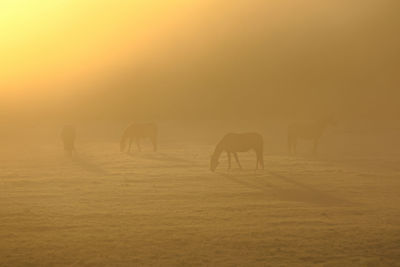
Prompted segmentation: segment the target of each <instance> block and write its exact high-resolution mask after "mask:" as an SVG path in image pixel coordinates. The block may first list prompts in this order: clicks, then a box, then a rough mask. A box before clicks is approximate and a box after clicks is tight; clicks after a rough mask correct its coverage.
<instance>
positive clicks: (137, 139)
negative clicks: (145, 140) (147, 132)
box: [136, 138, 142, 151]
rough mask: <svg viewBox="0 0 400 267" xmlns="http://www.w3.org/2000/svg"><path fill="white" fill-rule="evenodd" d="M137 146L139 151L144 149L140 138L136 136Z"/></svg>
mask: <svg viewBox="0 0 400 267" xmlns="http://www.w3.org/2000/svg"><path fill="white" fill-rule="evenodd" d="M136 146H137V149H138V150H139V151H142V149H141V148H140V140H139V138H136Z"/></svg>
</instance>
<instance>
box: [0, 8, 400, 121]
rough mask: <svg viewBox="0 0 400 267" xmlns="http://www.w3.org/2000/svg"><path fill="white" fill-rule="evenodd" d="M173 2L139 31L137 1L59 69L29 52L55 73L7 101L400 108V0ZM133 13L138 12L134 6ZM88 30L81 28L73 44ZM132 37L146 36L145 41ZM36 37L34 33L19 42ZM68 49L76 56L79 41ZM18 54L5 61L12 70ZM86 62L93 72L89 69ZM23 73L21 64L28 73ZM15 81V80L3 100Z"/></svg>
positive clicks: (109, 106) (171, 113) (141, 109)
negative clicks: (113, 30)
mask: <svg viewBox="0 0 400 267" xmlns="http://www.w3.org/2000/svg"><path fill="white" fill-rule="evenodd" d="M171 4H172V3H171ZM118 5H119V4H115V5H114V9H112V11H113V12H114V13H111V14H113V15H114V16H116V15H117V14H118V13H117V11H121V9H122V8H123V7H124V6H123V5H122V8H120V9H118V8H117V7H118ZM155 6H157V5H156V4H155ZM171 6H172V7H173V8H171V9H172V10H173V12H172V11H168V12H167V11H166V10H163V9H161V10H162V11H163V12H164V15H162V14H163V13H161V11H160V12H159V13H157V12H152V13H151V12H149V11H148V15H149V16H150V15H152V16H154V18H153V20H155V18H158V19H157V20H155V21H157V23H153V24H151V23H150V22H149V21H150V20H151V17H149V18H147V20H143V21H144V22H143V21H142V23H141V24H140V25H142V24H143V25H144V26H142V27H141V29H142V30H141V31H138V30H135V29H136V28H138V26H137V25H136V26H135V28H134V29H133V30H132V31H131V32H130V31H129V27H133V25H134V24H132V23H131V22H129V20H127V18H126V16H127V13H129V12H127V11H125V12H124V13H123V15H124V20H122V19H121V20H120V21H117V22H114V21H110V23H113V24H116V23H118V24H116V25H118V27H116V26H115V27H116V29H117V31H116V33H114V35H113V36H111V35H110V34H109V33H107V34H108V35H107V34H104V36H102V35H99V36H101V37H98V36H97V35H94V36H92V38H93V40H92V41H91V44H92V45H93V48H92V49H93V50H94V51H95V52H93V53H92V54H90V53H89V52H88V55H87V56H86V57H83V58H82V55H81V54H73V52H72V51H71V55H70V56H71V57H73V58H74V61H73V62H69V63H68V64H69V65H68V66H69V67H68V69H65V68H64V69H61V68H60V67H59V65H58V64H57V63H56V62H55V64H54V68H52V67H51V65H48V64H42V65H41V63H40V62H41V59H40V54H39V55H36V56H35V57H33V56H32V57H28V60H36V61H38V62H37V63H36V66H37V68H38V69H39V70H40V69H41V68H42V70H41V72H40V79H41V81H42V80H46V79H47V80H49V81H48V83H44V84H45V85H43V83H41V82H37V80H35V79H33V80H32V83H31V86H30V84H27V82H26V81H25V82H24V81H21V80H20V79H19V78H17V77H16V78H15V80H16V81H18V82H19V83H20V84H18V86H20V87H21V88H20V89H19V90H20V91H19V95H18V96H14V101H11V102H10V101H5V102H6V103H4V105H3V107H4V109H6V108H8V109H10V110H13V111H16V112H26V110H28V113H29V114H32V110H35V112H41V115H40V116H48V115H50V114H64V115H65V114H68V115H67V116H69V115H71V116H73V115H72V114H73V113H74V112H76V111H78V114H79V115H78V116H82V114H87V116H88V117H91V118H96V117H99V116H100V117H109V118H110V119H117V118H125V119H129V118H130V117H135V118H138V119H140V118H141V117H143V118H146V119H147V118H151V119H167V118H168V119H173V118H179V117H186V119H191V118H204V119H210V118H216V117H217V118H227V117H230V118H235V117H238V116H239V117H243V118H254V117H255V116H256V117H258V118H265V117H280V118H281V117H285V118H293V117H299V116H300V117H303V118H312V119H315V114H321V115H326V114H329V113H336V114H340V115H343V116H345V117H349V116H350V117H360V116H362V117H365V118H371V117H375V118H376V117H378V118H382V117H384V118H388V117H389V118H398V115H399V113H398V111H399V109H398V108H397V105H396V104H397V101H396V100H397V98H398V97H399V95H398V88H397V87H398V84H399V77H398V75H397V72H396V70H397V69H398V64H399V59H400V55H399V52H398V49H397V48H398V46H399V43H400V37H399V35H398V34H396V33H397V28H398V26H399V18H398V16H397V13H396V10H397V7H398V4H397V3H396V2H395V1H329V2H324V3H322V2H320V1H300V2H297V3H293V2H292V1H269V2H267V1H235V2H234V3H232V2H231V1H212V2H204V3H202V4H197V3H192V5H180V6H179V5H177V4H174V5H171ZM88 7H89V6H86V9H88ZM101 7H103V8H104V6H103V5H102V4H99V5H98V11H97V12H100V11H102V10H103V9H101ZM120 7H121V5H120ZM92 9H93V12H92V13H93V14H91V16H90V17H89V18H86V19H90V18H97V19H98V20H100V19H102V23H101V24H99V23H98V24H94V23H92V24H94V25H90V24H89V26H91V27H93V29H92V31H96V32H97V31H105V32H108V31H109V29H108V28H107V27H104V24H106V23H107V20H105V21H103V20H104V19H105V18H104V17H101V16H97V17H96V5H95V4H93V6H92ZM148 9H150V8H148ZM164 9H166V8H164ZM139 10H140V9H139ZM82 13H83V12H82ZM131 13H132V16H134V15H135V14H136V13H138V11H137V10H135V9H133V8H132V11H131ZM146 14H147V13H146ZM83 15H86V14H85V13H83ZM157 16H158V17H157ZM76 20H78V21H79V20H80V21H83V22H85V21H86V20H85V17H80V18H78V19H76ZM158 21H160V22H158ZM124 23H125V24H126V27H123V25H124ZM146 23H147V24H146ZM113 24H111V25H113ZM60 27H61V30H62V29H63V28H62V25H61V26H60ZM146 31H147V32H146ZM61 33H62V32H61ZM61 33H60V34H61ZM150 33H151V34H150ZM77 34H78V33H74V32H69V35H66V36H65V39H64V42H65V43H66V45H65V46H67V44H68V43H69V42H73V40H74V38H77ZM96 38H97V39H96ZM106 38H109V39H106ZM112 38H114V39H115V41H114V43H115V45H114V46H111V45H110V46H109V50H107V49H105V48H102V49H99V48H98V47H102V46H101V45H102V44H104V42H105V40H107V43H112ZM124 38H125V44H124V42H123V40H124ZM110 39H111V40H110ZM50 40H51V39H50ZM78 40H79V39H78ZM132 40H142V41H141V43H140V46H139V45H138V44H137V43H139V42H138V41H136V42H133V41H132ZM28 41H29V40H28ZM49 42H50V41H49ZM95 43H96V44H95ZM121 44H124V45H121ZM85 45H87V44H86V43H85ZM28 46H29V42H27V43H24V44H23V46H21V47H20V48H19V49H20V50H21V49H24V47H28ZM75 46H76V45H74V46H72V47H75ZM129 46H131V47H129ZM16 49H18V47H17V48H14V50H16ZM71 49H72V48H71ZM135 50H137V53H134V52H135ZM28 51H29V50H28ZM56 51H57V50H56ZM14 52H20V51H18V50H17V51H14ZM34 52H36V51H34ZM58 52H59V53H60V54H61V55H62V54H65V53H66V52H68V46H67V48H66V50H62V51H58ZM3 53H5V52H4V51H3ZM25 53H28V52H26V49H25ZM42 53H43V54H44V56H48V55H47V54H46V52H45V51H43V52H42ZM53 53H55V52H53ZM124 53H125V54H124ZM68 54H69V52H68ZM68 54H67V55H68ZM96 58H97V59H96ZM103 58H114V59H113V60H102V59H103ZM7 63H8V62H7V61H6V62H3V63H2V65H3V66H4V67H5V68H6V67H7ZM61 63H62V61H61ZM31 64H33V63H32V62H31ZM82 64H85V65H86V67H85V68H86V70H85V71H82V72H78V70H80V69H82V68H83V67H82ZM57 68H59V69H60V74H59V75H58V76H60V77H59V78H58V79H57V77H58V76H57V73H56V72H57ZM23 71H24V69H23V68H20V70H19V72H20V75H22V77H24V76H23V74H24V73H23ZM46 72H47V73H48V75H47V77H46ZM77 73H78V74H77ZM61 77H63V78H61ZM8 78H10V77H8ZM10 79H11V78H10ZM16 81H13V82H14V85H15V84H17V82H16ZM28 81H29V79H28ZM6 89H7V85H4V86H3V91H4V94H3V95H4V97H3V99H7V90H6ZM21 103H22V104H21ZM4 112H7V113H8V110H7V111H4ZM313 117H314V118H313Z"/></svg>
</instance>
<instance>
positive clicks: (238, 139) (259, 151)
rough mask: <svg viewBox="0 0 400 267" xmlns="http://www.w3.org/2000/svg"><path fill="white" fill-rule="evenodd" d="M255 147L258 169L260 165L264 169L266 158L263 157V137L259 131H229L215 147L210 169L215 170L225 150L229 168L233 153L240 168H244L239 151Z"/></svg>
mask: <svg viewBox="0 0 400 267" xmlns="http://www.w3.org/2000/svg"><path fill="white" fill-rule="evenodd" d="M251 149H253V150H254V151H255V152H256V156H257V161H256V169H258V166H259V165H260V166H261V168H262V169H264V159H263V137H262V136H261V135H260V134H258V133H242V134H237V133H228V134H226V135H225V136H224V137H223V138H222V140H221V141H219V143H218V144H217V146H216V147H215V150H214V153H213V155H212V156H211V163H210V169H211V171H215V169H216V168H217V166H218V164H219V162H218V159H219V157H220V156H221V153H222V152H223V151H226V152H227V154H228V169H230V168H231V153H232V154H233V156H234V157H235V160H236V162H237V164H238V165H239V168H242V166H241V165H240V162H239V158H238V156H237V152H245V151H249V150H251Z"/></svg>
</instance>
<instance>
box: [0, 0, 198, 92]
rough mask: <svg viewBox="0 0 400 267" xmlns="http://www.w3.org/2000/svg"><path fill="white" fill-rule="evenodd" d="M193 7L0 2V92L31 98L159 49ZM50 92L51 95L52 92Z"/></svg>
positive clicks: (128, 0)
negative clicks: (172, 25)
mask: <svg viewBox="0 0 400 267" xmlns="http://www.w3.org/2000/svg"><path fill="white" fill-rule="evenodd" d="M196 5H198V4H196V2H195V1H178V0H172V1H171V0H169V1H162V0H146V1H140V0H137V1H135V0H125V1H123V0H116V1H115V0H114V1H108V0H85V1H82V0H58V1H57V0H2V1H1V2H0V39H1V42H0V58H1V62H0V73H1V77H2V78H1V79H0V92H1V95H2V96H3V97H4V96H12V95H15V96H18V97H21V96H23V95H25V96H30V97H31V96H32V95H35V94H41V93H42V92H43V90H49V89H45V88H46V87H55V86H57V85H59V84H60V83H68V82H69V81H74V80H76V79H79V78H80V77H88V76H90V75H92V74H95V73H96V72H100V71H104V69H105V68H106V69H109V68H112V66H113V65H114V64H116V65H118V64H121V61H124V60H125V59H127V58H129V60H131V59H134V60H135V61H140V60H142V59H143V58H145V57H146V55H148V54H151V53H153V51H154V50H155V48H156V47H157V46H158V45H160V44H159V42H157V40H158V39H159V38H160V36H163V35H165V31H168V27H169V25H168V24H170V23H174V20H175V19H176V18H177V17H178V16H179V14H186V15H187V13H188V12H189V13H190V12H192V11H193V10H194V9H195V8H198V7H196ZM51 90H54V88H53V89H51Z"/></svg>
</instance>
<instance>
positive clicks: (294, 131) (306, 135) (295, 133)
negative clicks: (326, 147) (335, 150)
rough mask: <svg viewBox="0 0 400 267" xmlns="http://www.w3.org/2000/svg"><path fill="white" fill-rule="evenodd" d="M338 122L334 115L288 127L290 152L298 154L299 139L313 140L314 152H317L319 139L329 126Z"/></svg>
mask: <svg viewBox="0 0 400 267" xmlns="http://www.w3.org/2000/svg"><path fill="white" fill-rule="evenodd" d="M335 123H336V122H335V121H334V119H333V117H331V116H330V117H327V118H324V119H320V120H317V121H316V122H314V123H293V124H290V125H289V127H288V136H287V138H288V149H289V154H291V153H292V152H293V153H294V154H296V145H297V139H306V140H313V142H314V146H313V154H316V153H317V147H318V143H319V139H320V138H321V136H322V134H323V133H324V131H325V130H326V128H327V127H328V125H334V124H335Z"/></svg>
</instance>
